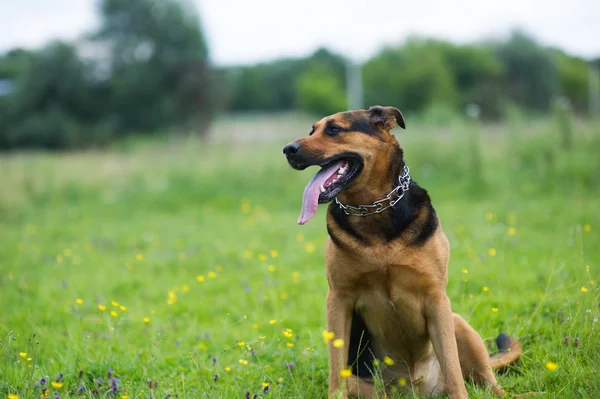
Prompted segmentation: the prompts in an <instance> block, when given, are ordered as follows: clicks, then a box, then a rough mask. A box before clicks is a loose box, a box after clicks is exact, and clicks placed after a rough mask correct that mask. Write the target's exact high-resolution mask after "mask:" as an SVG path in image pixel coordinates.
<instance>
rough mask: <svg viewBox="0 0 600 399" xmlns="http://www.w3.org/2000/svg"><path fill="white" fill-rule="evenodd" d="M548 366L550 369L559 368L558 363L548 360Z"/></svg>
mask: <svg viewBox="0 0 600 399" xmlns="http://www.w3.org/2000/svg"><path fill="white" fill-rule="evenodd" d="M546 368H547V369H548V370H550V371H556V370H557V369H558V364H556V363H554V362H546Z"/></svg>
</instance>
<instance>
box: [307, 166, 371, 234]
mask: <svg viewBox="0 0 600 399" xmlns="http://www.w3.org/2000/svg"><path fill="white" fill-rule="evenodd" d="M320 166H321V170H320V171H318V172H317V174H316V175H315V176H314V177H313V178H312V179H311V181H310V182H309V183H308V184H307V185H306V188H305V189H304V195H303V197H302V211H301V212H300V217H299V218H298V224H304V223H306V222H308V221H309V220H310V219H311V218H312V217H313V216H314V215H315V213H316V212H317V207H318V205H319V204H324V203H327V202H330V201H332V200H333V199H334V198H335V197H336V196H337V195H338V194H339V193H340V192H341V191H342V190H343V189H344V188H345V187H346V186H347V185H348V184H349V183H350V182H351V181H352V179H353V178H355V177H356V175H358V173H359V172H360V170H361V169H362V162H361V161H360V159H359V157H356V156H342V157H339V156H338V157H335V158H334V159H330V160H327V161H326V162H324V163H323V164H322V165H320Z"/></svg>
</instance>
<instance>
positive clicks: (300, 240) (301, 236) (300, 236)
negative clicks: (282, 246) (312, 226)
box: [296, 233, 304, 242]
mask: <svg viewBox="0 0 600 399" xmlns="http://www.w3.org/2000/svg"><path fill="white" fill-rule="evenodd" d="M296 241H298V242H302V241H304V234H301V233H298V234H296Z"/></svg>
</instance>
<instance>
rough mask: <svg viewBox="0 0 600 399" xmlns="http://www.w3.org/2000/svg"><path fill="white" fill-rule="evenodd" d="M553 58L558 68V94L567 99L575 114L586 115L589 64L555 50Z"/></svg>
mask: <svg viewBox="0 0 600 399" xmlns="http://www.w3.org/2000/svg"><path fill="white" fill-rule="evenodd" d="M552 56H553V58H554V62H555V64H556V67H557V68H558V77H559V88H558V93H559V94H560V95H561V96H564V97H567V98H568V99H569V101H570V103H571V107H572V108H573V110H574V111H575V112H578V113H584V112H586V111H587V107H588V89H589V88H588V79H589V76H588V74H589V71H588V68H589V65H588V63H587V62H586V61H585V60H583V59H581V58H577V57H570V56H568V55H567V54H566V53H564V52H563V51H561V50H558V49H556V50H553V51H552Z"/></svg>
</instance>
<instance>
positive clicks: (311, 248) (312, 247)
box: [304, 242, 315, 254]
mask: <svg viewBox="0 0 600 399" xmlns="http://www.w3.org/2000/svg"><path fill="white" fill-rule="evenodd" d="M304 249H306V252H308V253H309V254H312V253H313V252H315V244H313V243H312V242H308V243H306V245H305V246H304Z"/></svg>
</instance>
